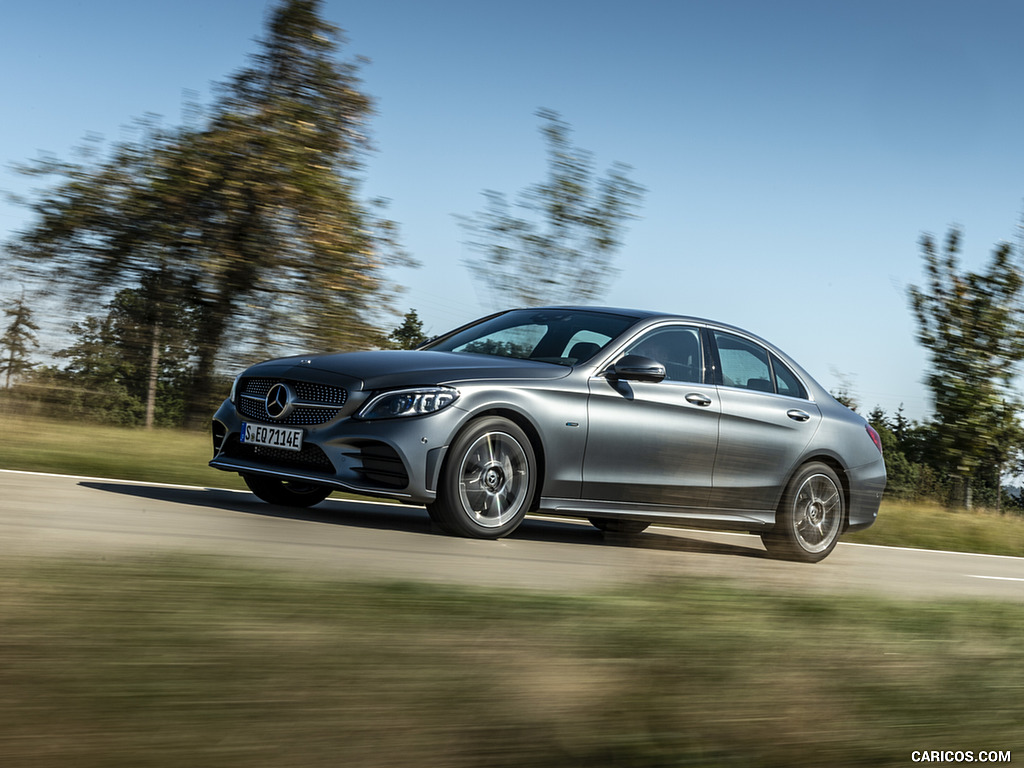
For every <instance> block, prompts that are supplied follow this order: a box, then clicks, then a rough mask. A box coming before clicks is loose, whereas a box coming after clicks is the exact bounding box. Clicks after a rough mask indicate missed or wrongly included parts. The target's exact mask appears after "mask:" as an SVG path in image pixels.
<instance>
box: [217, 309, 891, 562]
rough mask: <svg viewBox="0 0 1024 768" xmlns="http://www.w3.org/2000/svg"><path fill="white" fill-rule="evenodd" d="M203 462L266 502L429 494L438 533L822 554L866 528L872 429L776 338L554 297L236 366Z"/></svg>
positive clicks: (876, 499)
mask: <svg viewBox="0 0 1024 768" xmlns="http://www.w3.org/2000/svg"><path fill="white" fill-rule="evenodd" d="M213 448H214V458H213V461H211V462H210V465H211V466H213V467H216V468H218V469H223V470H227V471H231V472H238V473H240V474H241V475H242V477H243V478H244V479H245V482H246V483H247V485H248V486H249V488H250V489H252V491H253V493H255V494H256V495H257V496H259V497H260V498H261V499H263V500H265V501H267V502H270V503H273V504H283V505H289V506H309V505H312V504H316V503H318V502H320V501H322V500H323V499H324V498H326V497H327V496H328V495H329V494H330V493H331V491H332V490H336V489H341V490H345V491H352V492H355V493H360V494H366V495H370V496H380V497H389V498H393V499H398V500H400V501H403V502H408V503H413V504H425V505H426V507H427V510H428V512H429V513H430V517H431V519H432V520H433V521H434V523H435V524H436V525H437V527H439V528H440V529H442V530H444V531H446V532H448V533H452V534H456V535H462V536H471V537H477V538H498V537H502V536H507V535H508V534H510V533H512V531H514V530H515V529H516V527H517V526H518V525H519V524H520V523H521V522H522V520H523V517H524V516H525V515H526V514H527V513H529V512H542V513H548V514H557V515H561V516H568V517H581V518H585V519H588V520H590V522H591V523H593V524H594V525H595V526H597V527H598V528H600V529H601V530H602V531H606V532H610V533H617V534H637V533H639V532H641V531H642V530H644V529H645V528H646V527H647V526H648V525H650V524H652V523H659V524H670V525H677V526H688V527H703V528H712V529H724V530H737V531H747V532H754V533H758V534H760V535H761V538H762V540H763V541H764V544H765V546H766V548H767V549H768V551H769V552H770V553H772V554H773V555H776V556H778V557H783V558H788V559H795V560H802V561H806V562H816V561H818V560H821V559H822V558H824V557H825V556H826V555H828V554H829V552H831V551H832V549H833V548H834V547H835V545H836V542H837V541H838V539H839V536H840V535H841V534H842V533H843V532H845V531H851V530H858V529H861V528H866V527H867V526H869V525H871V524H872V523H873V522H874V520H875V517H876V515H877V514H878V507H879V503H880V501H881V497H882V491H883V489H884V487H885V479H886V478H885V464H884V462H883V459H882V452H881V445H880V442H879V439H878V435H877V434H876V433H875V432H874V430H872V428H871V427H870V426H869V425H868V423H867V422H866V421H865V420H864V419H863V418H861V417H860V416H859V415H857V414H856V413H854V412H852V411H850V410H849V409H847V408H845V407H844V406H843V405H841V404H840V403H838V402H837V401H836V400H835V399H834V398H833V397H832V396H831V395H829V393H828V392H827V391H825V389H823V388H822V387H821V386H820V385H819V384H818V383H816V382H815V381H814V379H812V378H811V377H810V376H809V375H808V374H807V373H806V372H805V371H804V370H803V369H802V368H801V367H800V366H799V365H797V364H796V363H795V362H794V361H793V360H792V359H790V358H789V357H788V356H787V355H785V354H784V353H783V352H782V351H780V350H779V349H777V348H776V347H774V346H772V345H771V344H769V343H767V342H766V341H764V340H762V339H760V338H758V337H757V336H754V335H752V334H750V333H748V332H746V331H743V330H740V329H739V328H735V327H732V326H729V325H724V324H721V323H716V322H711V321H708V320H702V319H698V318H693V317H682V316H677V315H667V314H660V313H655V312H643V311H634V310H623V309H598V308H580V307H554V308H546V309H515V310H510V311H507V312H501V313H498V314H495V315H491V316H489V317H485V318H483V319H481V320H478V321H476V322H474V323H470V324H469V325H466V326H463V327H461V328H458V329H456V330H454V331H452V332H450V333H448V334H445V335H444V336H440V337H438V338H436V339H433V340H431V341H429V342H428V343H427V344H425V345H423V346H422V347H421V348H420V349H417V350H412V351H398V350H378V351H369V352H350V353H343V354H330V355H318V356H300V357H289V358H283V359H279V360H270V361H268V362H263V363H259V364H257V365H254V366H252V367H251V368H249V369H247V370H246V371H244V372H243V373H242V374H241V375H240V376H239V377H238V378H237V379H236V380H235V383H234V386H233V387H232V391H231V396H230V398H228V399H227V400H226V401H225V402H224V404H223V405H222V406H221V407H220V409H219V410H218V411H217V413H216V415H215V416H214V418H213Z"/></svg>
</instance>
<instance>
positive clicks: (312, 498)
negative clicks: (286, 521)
mask: <svg viewBox="0 0 1024 768" xmlns="http://www.w3.org/2000/svg"><path fill="white" fill-rule="evenodd" d="M242 479H243V480H245V484H246V485H247V486H249V490H250V491H252V492H253V493H255V494H256V495H257V496H258V497H259V498H261V499H263V501H265V502H267V503H268V504H280V505H281V506H283V507H312V506H313V505H314V504H319V503H320V502H321V501H323V500H324V499H326V498H327V497H328V496H330V495H331V489H330V488H325V487H324V486H322V485H315V484H313V483H303V482H300V481H298V480H282V479H280V478H277V477H263V476H262V475H242Z"/></svg>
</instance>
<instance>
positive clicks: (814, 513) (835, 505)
mask: <svg viewBox="0 0 1024 768" xmlns="http://www.w3.org/2000/svg"><path fill="white" fill-rule="evenodd" d="M845 519H846V500H845V497H844V496H843V486H842V483H840V482H839V477H838V476H837V475H836V473H835V472H834V471H833V470H832V468H831V467H829V466H827V465H826V464H821V463H819V462H811V463H810V464H805V465H804V466H803V467H801V468H800V470H799V471H798V472H797V473H796V474H795V475H794V476H793V479H792V480H790V481H789V485H787V486H786V492H785V493H783V494H782V501H780V502H779V508H778V510H777V512H776V518H775V527H774V528H773V529H772V530H771V531H770V532H768V533H765V534H762V535H761V541H762V542H764V546H765V549H767V550H768V553H769V554H770V555H772V556H773V557H778V558H780V559H783V560H796V561H799V562H803V563H817V562H819V561H821V560H824V559H825V558H826V557H827V556H828V554H829V553H830V552H831V551H832V550H833V549H835V547H836V544H837V543H838V542H839V535H840V534H841V533H842V530H843V522H844V521H845Z"/></svg>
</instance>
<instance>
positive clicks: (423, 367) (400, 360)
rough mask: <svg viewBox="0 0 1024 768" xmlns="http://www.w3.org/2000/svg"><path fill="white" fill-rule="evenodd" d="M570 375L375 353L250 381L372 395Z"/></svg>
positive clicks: (303, 363) (287, 368)
mask: <svg viewBox="0 0 1024 768" xmlns="http://www.w3.org/2000/svg"><path fill="white" fill-rule="evenodd" d="M571 370H572V369H571V368H569V367H566V366H561V365H555V364H552V363H538V362H534V361H531V360H516V359H514V358H507V357H494V356H492V355H477V354H471V353H465V352H434V351H432V350H423V351H418V350H376V351H371V352H342V353H338V354H333V355H299V356H296V357H285V358H280V359H278V360H269V361H267V362H265V363H258V364H257V365H254V366H252V367H251V368H249V369H248V370H247V371H246V372H245V375H246V376H276V377H281V378H294V379H299V380H314V381H319V382H324V383H327V382H329V381H332V380H336V379H337V378H341V379H344V380H345V385H346V386H347V387H348V388H350V389H365V390H370V389H389V388H392V387H418V386H428V385H431V384H458V383H460V382H469V381H482V380H493V379H502V380H509V379H512V380H515V379H527V380H544V379H560V378H562V377H564V376H567V375H568V374H569V372H570V371H571Z"/></svg>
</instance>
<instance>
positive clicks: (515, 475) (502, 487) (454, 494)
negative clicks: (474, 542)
mask: <svg viewBox="0 0 1024 768" xmlns="http://www.w3.org/2000/svg"><path fill="white" fill-rule="evenodd" d="M536 487H537V462H536V459H535V457H534V452H533V446H532V445H531V444H530V440H529V438H528V437H527V436H526V433H525V432H523V430H521V429H520V428H519V427H518V426H516V425H515V424H514V423H513V422H511V421H509V420H508V419H503V418H500V417H497V416H490V417H485V418H482V419H478V420H477V421H474V422H471V423H470V424H469V426H468V427H466V429H465V430H464V431H463V432H462V433H460V434H459V436H458V437H456V438H455V441H454V442H453V443H452V446H451V448H450V449H449V451H448V456H447V458H446V459H445V463H444V468H443V469H442V470H441V482H440V484H439V486H438V489H437V501H435V502H434V503H432V504H430V505H429V507H428V511H429V513H430V518H431V520H433V521H434V522H435V523H436V524H437V525H438V526H439V527H440V528H441V529H442V530H444V531H445V532H447V533H451V534H455V535H457V536H468V537H471V538H476V539H497V538H500V537H502V536H507V535H508V534H509V533H511V532H512V531H514V530H515V529H516V528H517V527H518V526H519V524H520V523H521V522H522V521H523V518H524V517H525V516H526V513H527V512H528V511H529V509H530V506H531V504H532V503H533V496H534V491H535V490H536Z"/></svg>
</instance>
